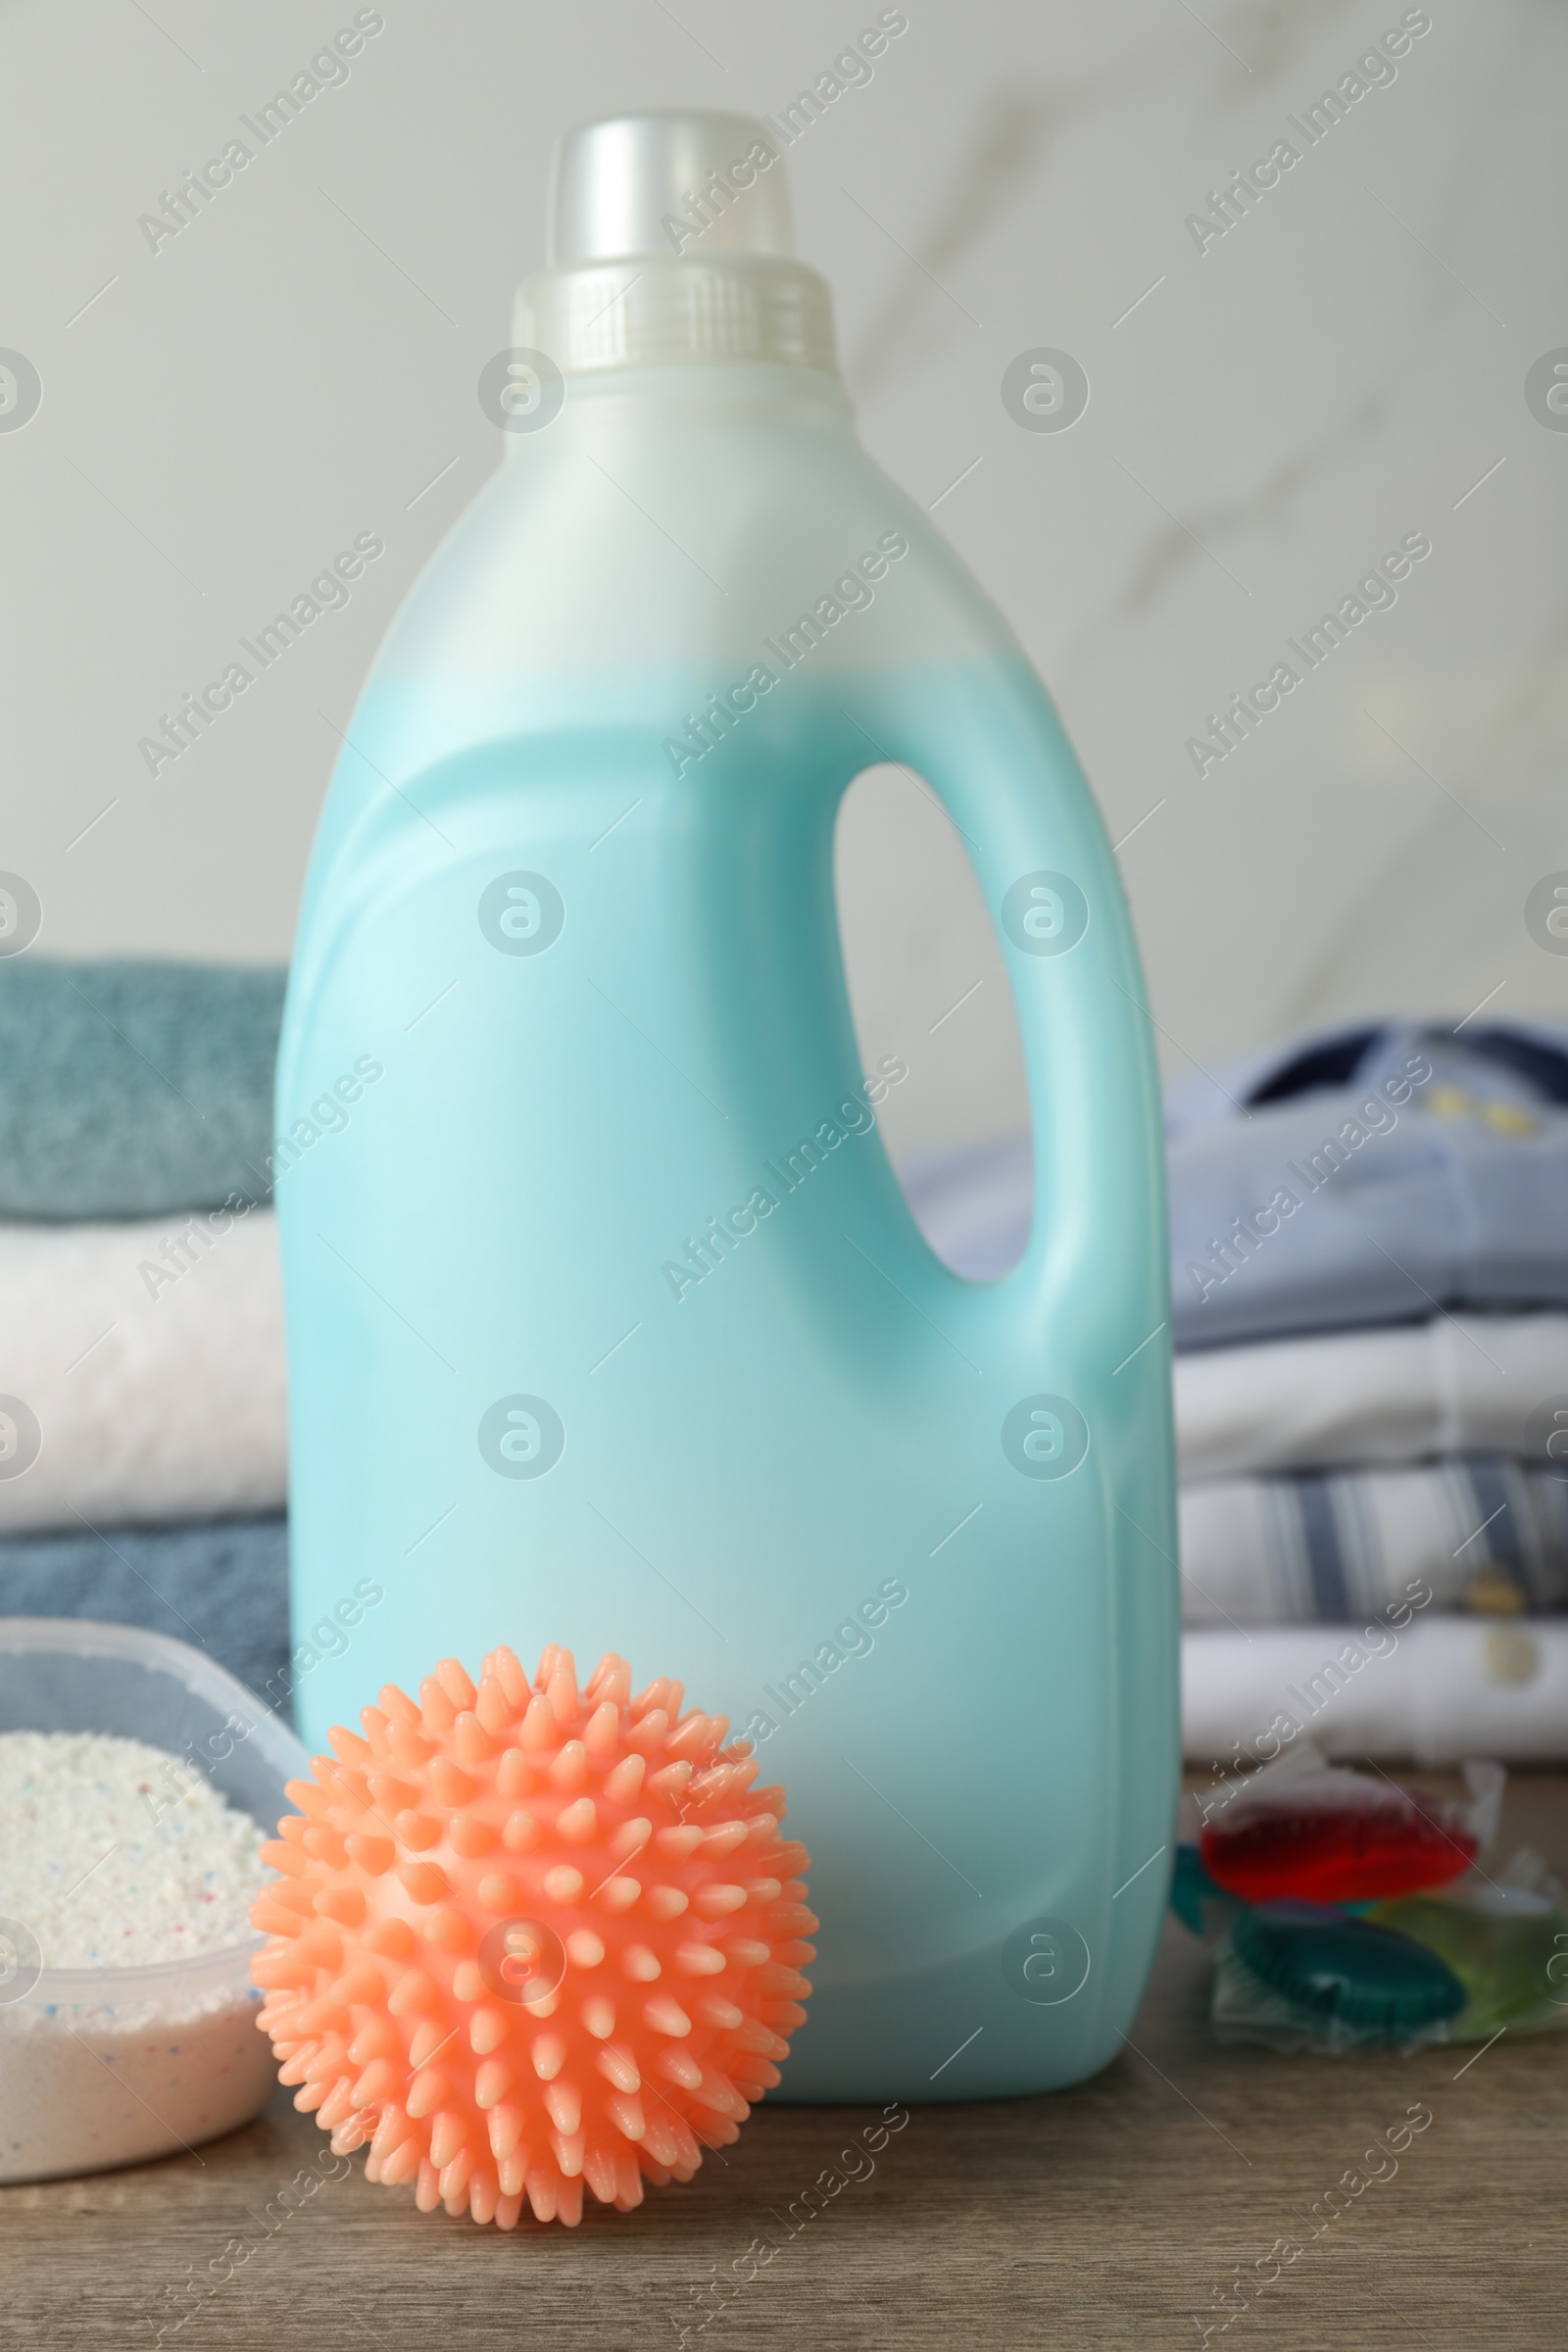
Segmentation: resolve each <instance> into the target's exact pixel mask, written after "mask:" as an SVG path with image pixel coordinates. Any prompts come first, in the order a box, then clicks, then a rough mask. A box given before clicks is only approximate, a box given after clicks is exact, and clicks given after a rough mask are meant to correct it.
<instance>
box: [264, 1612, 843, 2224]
mask: <svg viewBox="0 0 1568 2352" xmlns="http://www.w3.org/2000/svg"><path fill="white" fill-rule="evenodd" d="M681 1698H682V1691H681V1686H680V1684H679V1683H675V1682H670V1681H667V1680H661V1681H658V1682H654V1683H651V1684H650V1685H649V1686H648V1689H647V1690H646V1691H643V1692H642V1694H641V1695H640V1697H637V1698H635V1699H634V1698H633V1697H632V1696H631V1673H630V1669H629V1668H628V1667H627V1665H626V1664H625V1662H624V1660H623V1659H620V1658H617V1657H613V1656H611V1657H606V1658H603V1659H601V1661H600V1663H599V1665H598V1666H597V1667H596V1668H595V1670H594V1673H593V1676H592V1679H591V1680H590V1682H589V1683H588V1686H587V1689H586V1690H585V1691H581V1692H580V1693H579V1691H578V1688H577V1677H576V1671H575V1669H574V1667H573V1664H572V1660H571V1656H570V1653H569V1652H568V1651H566V1650H564V1649H559V1648H557V1647H555V1646H554V1645H552V1646H551V1647H549V1648H548V1649H546V1651H545V1653H544V1655H543V1657H542V1658H541V1659H540V1661H539V1671H538V1673H537V1675H536V1676H535V1678H534V1681H533V1683H532V1684H531V1685H530V1683H529V1682H528V1680H527V1677H526V1675H525V1674H524V1672H523V1669H522V1667H521V1666H520V1665H519V1664H518V1662H517V1660H516V1658H515V1656H514V1655H513V1653H512V1651H511V1650H510V1649H497V1650H493V1651H492V1652H491V1654H490V1655H489V1656H488V1657H487V1658H486V1659H485V1661H484V1670H483V1673H482V1674H481V1676H480V1680H479V1687H478V1689H477V1691H476V1690H475V1689H474V1686H473V1684H472V1683H471V1682H470V1681H469V1679H468V1677H467V1675H466V1673H465V1672H464V1670H463V1668H462V1667H461V1666H460V1665H459V1664H458V1663H457V1661H456V1660H455V1659H452V1658H448V1659H445V1660H444V1661H443V1662H442V1663H441V1665H439V1666H438V1667H437V1668H436V1671H435V1673H434V1674H433V1675H432V1676H431V1677H430V1678H429V1679H428V1681H426V1682H424V1683H422V1684H421V1685H420V1689H419V1703H418V1704H417V1705H416V1704H415V1702H414V1700H413V1699H411V1698H410V1697H408V1696H407V1695H406V1693H405V1692H403V1691H400V1690H398V1689H397V1688H396V1686H394V1685H389V1686H388V1687H387V1689H386V1690H384V1691H382V1692H381V1702H380V1705H379V1706H375V1707H367V1708H366V1709H365V1712H364V1715H363V1717H362V1719H361V1720H362V1721H363V1723H364V1726H365V1737H364V1738H363V1739H361V1738H359V1737H358V1736H357V1735H356V1734H355V1733H353V1732H347V1731H343V1730H334V1731H332V1732H331V1733H330V1734H329V1735H328V1736H329V1739H330V1740H331V1744H332V1747H333V1749H334V1750H335V1755H336V1760H335V1761H334V1759H333V1758H332V1757H329V1756H318V1757H317V1758H316V1759H315V1760H314V1762H313V1764H312V1768H311V1769H312V1771H313V1773H314V1774H315V1779H314V1780H312V1781H291V1782H290V1783H289V1784H288V1795H289V1798H290V1800H291V1802H292V1803H294V1804H296V1805H297V1806H298V1807H299V1808H300V1809H299V1811H298V1813H293V1814H287V1815H285V1816H284V1818H283V1819H282V1820H281V1821H280V1822H279V1823H278V1831H279V1837H278V1839H277V1840H276V1842H273V1843H270V1844H268V1845H266V1846H264V1847H263V1849H262V1851H263V1854H264V1856H265V1858H266V1859H267V1861H269V1862H270V1863H271V1865H272V1866H273V1868H274V1869H276V1870H277V1871H278V1872H279V1873H280V1874H281V1875H280V1877H279V1878H278V1879H277V1880H276V1881H275V1882H274V1883H272V1884H270V1885H269V1887H267V1889H266V1891H265V1892H264V1893H263V1894H262V1895H261V1896H260V1897H259V1898H258V1900H257V1901H256V1903H255V1905H254V1906H253V1908H252V1911H251V1918H252V1920H253V1922H254V1924H255V1925H256V1926H257V1927H258V1928H261V1929H263V1930H265V1931H266V1932H267V1933H268V1936H269V1940H268V1942H267V1944H266V1945H265V1947H264V1948H263V1950H262V1951H261V1952H260V1953H259V1954H258V1955H257V1958H256V1962H255V1966H254V1972H253V1973H254V1975H255V1979H256V1982H257V1984H258V1985H260V1986H261V1987H262V1988H263V1990H264V1992H265V1994H266V1996H267V1997H266V1999H265V2000H264V2002H263V2005H262V2008H261V2011H260V2015H259V2021H258V2022H259V2023H260V2025H261V2028H262V2030H263V2032H264V2033H267V2034H270V2035H271V2037H272V2046H273V2049H274V2050H275V2052H276V2054H277V2057H278V2059H279V2060H280V2061H281V2079H282V2080H283V2082H290V2083H300V2084H302V2085H303V2088H302V2089H301V2090H300V2091H299V2093H298V2095H297V2097H296V2099H295V2102H294V2104H295V2105H296V2106H297V2107H301V2108H304V2109H305V2110H307V2111H308V2112H309V2111H314V2112H315V2113H316V2114H317V2116H318V2117H319V2121H320V2123H321V2124H322V2126H323V2127H325V2128H326V2129H328V2130H329V2131H331V2134H332V2146H333V2149H334V2150H335V2151H336V2152H338V2153H339V2154H343V2153H346V2152H347V2151H349V2150H352V2149H354V2148H358V2147H361V2146H363V2145H364V2144H365V2142H366V2141H367V2140H368V2142H369V2150H370V2152H369V2156H368V2160H367V2164H366V2171H367V2174H368V2178H369V2179H371V2180H381V2181H386V2182H391V2183H397V2182H400V2181H413V2182H415V2184H416V2191H417V2203H418V2204H419V2206H420V2208H421V2209H422V2210H423V2211H425V2212H430V2211H432V2210H433V2209H434V2207H435V2206H437V2205H438V2204H445V2206H446V2209H447V2211H448V2212H449V2213H453V2214H458V2213H462V2212H464V2211H465V2210H466V2211H468V2212H470V2213H471V2214H472V2215H473V2218H474V2220H475V2221H477V2222H490V2221H494V2222H496V2223H498V2224H499V2225H500V2227H501V2228H502V2229H513V2228H514V2227H515V2224H516V2222H517V2219H518V2216H519V2214H520V2213H521V2211H522V2206H523V2202H524V2199H526V2201H527V2203H528V2204H529V2205H530V2206H531V2207H532V2209H533V2212H534V2214H535V2215H536V2216H537V2218H538V2219H539V2220H540V2221H541V2222H548V2221H552V2220H554V2221H560V2222H564V2223H567V2224H568V2225H570V2224H574V2223H576V2222H577V2221H578V2220H580V2218H581V2214H582V2191H583V2184H584V2182H586V2183H587V2185H588V2187H589V2188H590V2189H591V2190H592V2191H593V2193H594V2195H595V2196H596V2197H597V2198H598V2199H599V2200H600V2201H601V2203H603V2204H607V2205H615V2206H618V2207H619V2208H620V2209H621V2211H622V2212H625V2211H628V2210H629V2209H630V2208H631V2207H632V2206H634V2205H636V2204H639V2203H640V2202H641V2200H642V2194H643V2180H644V2178H645V2177H646V2178H647V2179H648V2180H653V2181H655V2182H656V2183H658V2184H659V2185H660V2186H662V2185H663V2184H664V2183H665V2182H666V2181H668V2180H672V2179H673V2180H690V2178H691V2176H692V2174H693V2173H695V2172H696V2170H697V2168H698V2166H699V2165H700V2164H701V2162H702V2150H703V2147H704V2146H705V2145H706V2146H708V2147H722V2146H724V2145H726V2144H727V2143H728V2142H729V2141H730V2140H732V2139H733V2138H734V2137H735V2136H736V2133H737V2131H738V2130H739V2127H740V2126H741V2125H742V2124H743V2123H744V2122H745V2120H746V2118H747V2116H748V2114H749V2113H750V2112H751V2108H750V2102H752V2101H754V2100H756V2099H758V2098H760V2096H761V2094H762V2092H763V2090H765V2089H767V2088H769V2087H771V2085H772V2084H773V2083H775V2082H777V2081H778V2079H779V2077H778V2068H777V2063H776V2062H777V2061H778V2060H779V2059H781V2058H783V2057H785V2056H786V2055H787V2053H788V2048H789V2035H790V2034H791V2032H792V2031H793V2029H794V2028H795V2027H797V2026H799V2025H800V2024H802V2023H803V2022H804V2019H805V2015H806V2012H805V2010H804V2009H803V2008H802V2007H801V2006H800V2002H801V2000H802V1999H803V1998H804V1996H805V1995H806V1994H807V1993H808V1992H809V1990H810V1986H809V1984H808V1983H807V1981H806V1979H805V1978H804V1977H803V1976H802V1975H801V1974H800V1972H799V1963H800V1962H801V1961H803V1960H809V1959H812V1958H814V1956H815V1954H814V1951H813V1948H812V1946H811V1945H810V1944H809V1943H803V1942H802V1941H801V1940H800V1938H801V1936H803V1935H805V1934H809V1932H810V1931H811V1930H812V1929H813V1928H814V1927H815V1926H816V1921H815V1920H814V1919H813V1918H812V1916H811V1914H810V1912H809V1910H808V1909H807V1907H806V1904H805V1902H804V1900H803V1899H802V1898H803V1896H804V1895H805V1892H806V1888H805V1886H804V1884H803V1883H802V1879H801V1873H802V1871H803V1870H804V1869H805V1868H806V1859H807V1858H806V1849H805V1847H804V1846H801V1845H799V1844H796V1843H793V1842H790V1841H787V1840H785V1839H784V1838H781V1837H780V1836H779V1819H780V1816H781V1814H782V1813H783V1810H784V1792H783V1790H782V1789H756V1788H754V1787H753V1786H752V1783H753V1781H754V1780H755V1778H756V1774H757V1766H756V1764H755V1762H754V1761H753V1760H752V1757H751V1755H750V1753H749V1752H748V1750H747V1749H746V1747H745V1746H744V1745H743V1744H737V1745H733V1746H726V1745H725V1740H726V1736H727V1733H728V1729H729V1727H728V1724H727V1722H726V1721H725V1718H724V1717H723V1716H721V1715H719V1716H709V1715H704V1714H701V1713H699V1712H697V1711H696V1710H695V1709H693V1710H691V1711H690V1712H688V1713H686V1714H684V1715H683V1714H682V1713H681Z"/></svg>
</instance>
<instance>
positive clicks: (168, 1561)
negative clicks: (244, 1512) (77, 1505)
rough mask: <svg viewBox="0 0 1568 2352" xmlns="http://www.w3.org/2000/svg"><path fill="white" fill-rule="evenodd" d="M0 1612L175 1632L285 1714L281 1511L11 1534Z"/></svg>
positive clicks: (0, 1551) (1, 1574)
mask: <svg viewBox="0 0 1568 2352" xmlns="http://www.w3.org/2000/svg"><path fill="white" fill-rule="evenodd" d="M0 1616H5V1617H98V1618H106V1619H108V1620H109V1621H110V1622H111V1623H113V1624H116V1625H142V1626H146V1627H148V1628H150V1629H151V1631H152V1632H154V1633H157V1634H172V1635H173V1636H174V1638H175V1640H176V1641H179V1642H190V1643H192V1645H193V1646H194V1647H195V1648H197V1649H201V1650H205V1651H206V1652H207V1654H208V1656H209V1657H212V1658H215V1659H216V1660H217V1662H218V1664H219V1665H220V1666H226V1667H227V1668H228V1671H229V1673H230V1674H237V1675H238V1677H239V1679H240V1681H241V1682H242V1683H245V1684H247V1685H248V1686H249V1687H250V1689H251V1690H252V1691H256V1692H257V1694H258V1695H259V1696H260V1697H261V1698H262V1699H263V1702H264V1703H265V1704H269V1705H273V1704H276V1705H278V1707H279V1711H280V1712H281V1713H282V1715H283V1716H284V1717H285V1719H287V1717H288V1713H289V1709H288V1705H287V1698H288V1689H289V1679H288V1676H287V1673H286V1671H285V1670H286V1667H287V1663H288V1535H287V1529H286V1526H285V1523H284V1521H283V1520H282V1519H226V1520H221V1521H219V1522H218V1523H217V1524H216V1525H215V1524H205V1525H198V1526H195V1527H153V1528H145V1527H132V1528H124V1527H117V1528H115V1529H113V1530H112V1531H111V1532H110V1533H109V1534H107V1535H97V1534H89V1533H88V1532H86V1531H85V1530H78V1531H77V1532H76V1533H75V1534H74V1535H69V1536H25V1537H18V1538H10V1539H8V1540H7V1541H5V1542H3V1543H0ZM269 1684H270V1685H271V1690H270V1691H269V1689H268V1685H269Z"/></svg>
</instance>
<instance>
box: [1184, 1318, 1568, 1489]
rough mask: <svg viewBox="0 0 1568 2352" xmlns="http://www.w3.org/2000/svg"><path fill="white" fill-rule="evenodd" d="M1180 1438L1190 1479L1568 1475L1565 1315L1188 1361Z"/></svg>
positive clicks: (1394, 1331) (1399, 1329)
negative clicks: (1435, 1462) (1505, 1464)
mask: <svg viewBox="0 0 1568 2352" xmlns="http://www.w3.org/2000/svg"><path fill="white" fill-rule="evenodd" d="M1553 1407H1556V1408H1560V1410H1561V1412H1562V1418H1561V1420H1560V1421H1554V1420H1553V1414H1552V1410H1551V1409H1549V1408H1553ZM1176 1436H1177V1446H1178V1450H1179V1453H1180V1457H1181V1474H1182V1477H1183V1478H1184V1479H1199V1478H1230V1477H1234V1476H1237V1475H1240V1474H1245V1473H1247V1472H1257V1471H1267V1470H1296V1469H1308V1468H1322V1467H1325V1466H1327V1465H1330V1464H1334V1463H1340V1462H1347V1463H1348V1462H1414V1461H1421V1460H1423V1459H1426V1458H1430V1457H1431V1456H1433V1455H1436V1454H1453V1453H1504V1454H1513V1455H1515V1456H1518V1457H1520V1458H1528V1459H1530V1460H1531V1461H1533V1462H1535V1463H1536V1464H1537V1465H1538V1466H1540V1467H1544V1466H1545V1463H1546V1461H1547V1460H1548V1458H1549V1459H1554V1460H1558V1461H1560V1462H1561V1464H1562V1468H1563V1471H1564V1474H1565V1475H1568V1315H1556V1314H1537V1315H1439V1316H1437V1317H1436V1318H1435V1319H1434V1320H1433V1321H1432V1322H1430V1323H1401V1324H1396V1325H1394V1326H1392V1327H1391V1328H1386V1329H1383V1330H1375V1331H1357V1332H1344V1333H1340V1332H1336V1333H1334V1334H1332V1335H1330V1336H1328V1337H1325V1338H1321V1339H1300V1340H1273V1341H1267V1342H1264V1343H1262V1344H1261V1345H1258V1346H1256V1347H1248V1348H1203V1349H1201V1350H1199V1351H1198V1352H1196V1353H1193V1354H1188V1355H1179V1356H1178V1357H1177V1359H1176ZM1548 1446H1554V1451H1553V1452H1552V1453H1551V1454H1550V1455H1549V1456H1548V1453H1547V1450H1546V1449H1547V1447H1548Z"/></svg>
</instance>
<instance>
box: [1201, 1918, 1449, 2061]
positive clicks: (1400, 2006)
mask: <svg viewBox="0 0 1568 2352" xmlns="http://www.w3.org/2000/svg"><path fill="white" fill-rule="evenodd" d="M1232 1939H1233V1942H1234V1945H1235V1949H1236V1952H1237V1956H1238V1957H1239V1958H1240V1959H1241V1960H1242V1961H1243V1962H1245V1964H1246V1966H1247V1967H1248V1968H1250V1970H1251V1972H1252V1974H1253V1976H1255V1977H1257V1978H1259V1979H1261V1981H1262V1982H1263V1984H1265V1985H1268V1987H1269V1988H1270V1990H1271V1991H1273V1992H1277V1993H1278V1994H1279V1995H1280V1996H1281V1998H1282V1999H1284V2000H1287V2001H1292V2002H1294V2003H1295V2004H1296V2005H1297V2006H1298V2007H1299V2008H1300V2009H1302V2010H1305V2011H1307V2012H1308V2013H1309V2014H1310V2015H1311V2016H1314V2017H1319V2018H1324V2019H1327V2018H1335V2019H1338V2020H1339V2021H1340V2022H1341V2023H1343V2024H1344V2025H1347V2026H1350V2027H1353V2028H1355V2029H1356V2030H1357V2031H1358V2032H1361V2033H1368V2034H1382V2035H1385V2036H1387V2037H1388V2038H1389V2039H1390V2040H1397V2039H1398V2038H1399V2037H1400V2036H1401V2035H1402V2034H1413V2033H1419V2032H1420V2031H1421V2030H1422V2029H1423V2028H1424V2027H1429V2026H1434V2025H1437V2024H1439V2023H1441V2021H1442V2020H1443V2019H1445V2018H1449V2017H1454V2016H1456V2015H1457V2014H1458V2012H1459V2011H1460V2010H1461V2009H1462V2008H1463V2007H1464V2005H1465V2000H1466V1998H1467V1995H1466V1993H1465V1988H1464V1986H1463V1985H1462V1984H1461V1983H1460V1982H1459V1979H1458V1978H1457V1977H1456V1976H1455V1975H1454V1973H1453V1971H1452V1969H1451V1968H1448V1967H1446V1965H1445V1963H1444V1962H1443V1961H1442V1960H1440V1959H1439V1957H1438V1955H1437V1953H1436V1952H1434V1951H1431V1950H1429V1949H1428V1947H1427V1946H1426V1945H1425V1944H1422V1943H1417V1942H1416V1940H1415V1938H1414V1936H1401V1935H1399V1934H1397V1932H1396V1931H1395V1930H1394V1929H1392V1928H1379V1927H1374V1926H1373V1925H1372V1924H1371V1923H1370V1922H1369V1921H1367V1920H1363V1919H1351V1918H1348V1916H1347V1915H1346V1913H1345V1912H1343V1911H1336V1910H1333V1909H1331V1908H1330V1907H1329V1906H1328V1905H1326V1904H1322V1903H1267V1904H1264V1905H1262V1906H1261V1907H1260V1908H1259V1909H1258V1910H1256V1911H1245V1912H1243V1914H1242V1916H1241V1918H1240V1919H1239V1920H1238V1921H1237V1923H1236V1927H1235V1929H1234V1931H1233V1938H1232Z"/></svg>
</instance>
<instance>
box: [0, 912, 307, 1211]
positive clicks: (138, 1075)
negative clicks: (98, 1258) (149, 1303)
mask: <svg viewBox="0 0 1568 2352" xmlns="http://www.w3.org/2000/svg"><path fill="white" fill-rule="evenodd" d="M286 977H287V975H286V973H285V972H284V971H283V970H281V969H272V968H263V969H248V968H245V967H243V966H239V965H233V964H210V963H153V962H139V961H136V962H132V961H128V960H126V961H113V962H92V963H88V962H81V963H67V962H51V961H49V960H47V959H45V958H42V957H33V956H17V957H15V958H14V959H7V960H5V961H0V1217H27V1218H49V1219H55V1220H64V1219H67V1218H78V1217H158V1216H164V1215H167V1214H170V1213H172V1212H173V1211H176V1210H177V1211H181V1212H182V1211H184V1210H187V1209H199V1208H217V1207H219V1206H221V1203H222V1202H223V1201H226V1200H227V1199H228V1196H229V1195H230V1193H243V1194H244V1195H245V1196H246V1198H247V1199H249V1200H253V1201H261V1200H265V1199H266V1198H267V1196H268V1192H269V1183H268V1177H267V1173H266V1160H267V1155H268V1153H269V1152H270V1150H271V1125H272V1064H273V1060H274V1058H275V1056H276V1053H277V1031H278V1023H279V1021H280V1020H281V1018H282V1012H283V985H284V981H285V979H286Z"/></svg>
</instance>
